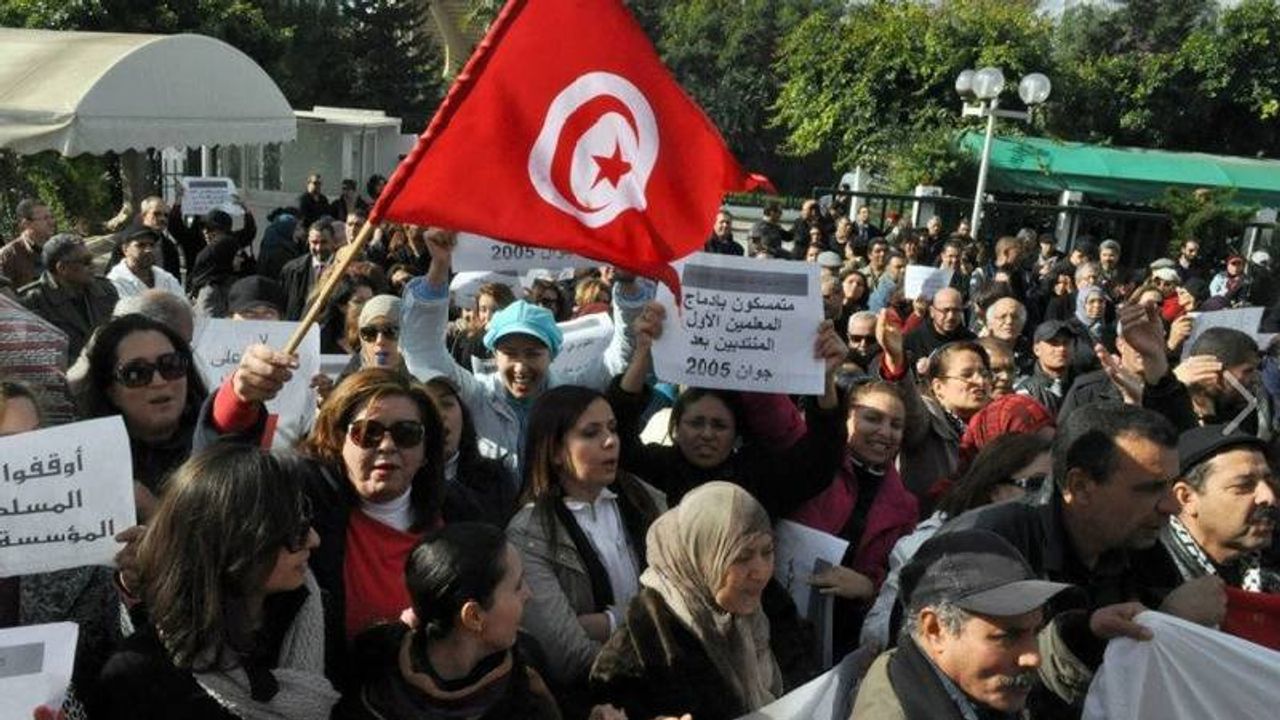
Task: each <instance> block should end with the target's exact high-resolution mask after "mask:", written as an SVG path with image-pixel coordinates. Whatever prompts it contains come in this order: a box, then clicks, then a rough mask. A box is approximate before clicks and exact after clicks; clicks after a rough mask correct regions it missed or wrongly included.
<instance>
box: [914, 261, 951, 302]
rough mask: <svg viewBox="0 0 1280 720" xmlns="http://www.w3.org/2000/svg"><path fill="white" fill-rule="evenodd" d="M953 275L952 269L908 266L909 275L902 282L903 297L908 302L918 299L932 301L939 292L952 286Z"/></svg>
mask: <svg viewBox="0 0 1280 720" xmlns="http://www.w3.org/2000/svg"><path fill="white" fill-rule="evenodd" d="M952 273H953V271H952V270H951V268H936V267H931V266H929V265H908V266H907V274H906V276H905V277H904V278H903V280H902V297H904V298H906V299H908V300H915V299H916V298H918V297H923V298H924V299H926V300H932V299H933V296H934V295H937V294H938V291H939V290H941V289H943V288H946V287H950V286H951V275H952Z"/></svg>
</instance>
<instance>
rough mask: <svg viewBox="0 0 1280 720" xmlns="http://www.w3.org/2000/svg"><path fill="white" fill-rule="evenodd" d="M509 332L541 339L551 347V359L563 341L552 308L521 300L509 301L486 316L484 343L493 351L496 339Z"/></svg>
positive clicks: (562, 335)
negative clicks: (493, 313) (503, 306)
mask: <svg viewBox="0 0 1280 720" xmlns="http://www.w3.org/2000/svg"><path fill="white" fill-rule="evenodd" d="M508 335H528V336H530V337H533V338H536V339H538V340H540V341H541V342H542V344H543V345H546V346H547V349H548V350H550V351H551V358H552V359H553V360H554V359H555V357H556V354H557V353H559V352H560V344H561V343H562V342H564V333H562V332H560V328H559V327H557V326H556V318H555V316H554V315H552V314H551V311H550V310H548V309H546V308H544V307H542V306H541V305H534V304H533V303H530V302H525V301H524V300H517V301H515V302H513V303H511V304H510V305H508V306H506V307H505V308H503V309H502V310H500V311H498V313H497V314H495V315H494V316H493V318H492V319H490V320H489V330H488V331H487V332H485V334H484V346H485V347H487V348H489V350H490V351H492V350H494V346H495V345H497V344H498V341H499V340H501V339H502V338H504V337H506V336H508Z"/></svg>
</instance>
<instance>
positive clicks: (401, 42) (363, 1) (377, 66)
mask: <svg viewBox="0 0 1280 720" xmlns="http://www.w3.org/2000/svg"><path fill="white" fill-rule="evenodd" d="M344 18H345V19H346V20H347V22H348V32H350V43H349V50H350V53H351V57H352V60H353V61H352V64H351V66H350V68H349V73H350V74H349V75H347V76H346V77H339V78H333V79H334V80H336V81H337V82H339V83H341V84H342V86H343V87H344V88H345V89H347V90H348V92H349V94H348V95H346V96H344V99H345V100H346V101H347V103H346V104H353V105H356V106H359V107H365V108H374V109H380V110H385V111H387V114H389V115H393V116H396V117H400V118H402V119H403V120H404V128H405V130H406V131H408V132H421V131H422V130H423V129H424V128H425V127H426V124H427V121H428V120H429V119H430V118H431V115H432V113H433V112H434V111H435V108H436V106H437V105H439V104H440V100H441V98H443V97H444V83H443V80H442V79H441V67H442V65H441V53H440V52H439V51H438V50H437V49H436V47H435V45H434V41H433V39H432V38H431V36H430V32H429V30H428V28H427V26H426V22H427V20H426V14H425V12H424V5H423V4H422V2H421V1H420V0H346V2H345V8H344Z"/></svg>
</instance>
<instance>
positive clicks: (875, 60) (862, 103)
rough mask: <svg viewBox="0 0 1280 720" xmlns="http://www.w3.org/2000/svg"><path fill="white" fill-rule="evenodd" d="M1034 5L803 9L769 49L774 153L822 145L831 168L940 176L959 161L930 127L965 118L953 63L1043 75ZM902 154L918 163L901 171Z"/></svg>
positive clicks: (996, 2)
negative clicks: (774, 52)
mask: <svg viewBox="0 0 1280 720" xmlns="http://www.w3.org/2000/svg"><path fill="white" fill-rule="evenodd" d="M1035 5H1036V4H1035V3H1034V2H1029V1H1023V0H1015V1H1010V0H1003V1H1002V0H952V1H951V2H943V3H934V2H926V1H925V0H908V1H905V2H894V1H891V0H871V1H870V2H867V3H862V4H856V5H851V6H850V7H849V8H848V9H847V10H843V11H837V12H831V11H829V10H828V11H819V12H815V13H813V14H811V15H810V16H808V17H807V18H805V19H804V20H803V21H802V22H800V23H799V24H798V25H797V26H796V27H795V28H794V29H793V30H792V31H791V32H790V33H788V34H787V36H786V38H785V39H784V40H783V43H782V47H781V50H780V53H779V59H778V69H779V73H780V76H781V78H782V86H781V91H780V94H779V98H778V101H777V104H776V106H775V110H776V113H777V123H778V124H779V126H780V127H781V128H783V129H784V130H785V131H786V140H785V142H784V144H783V150H784V151H785V152H787V153H790V154H793V155H801V156H803V155H808V154H811V153H816V152H824V151H825V152H829V153H831V154H832V155H833V156H834V157H835V162H836V165H837V166H838V167H843V168H852V167H854V166H856V165H862V166H864V167H868V168H871V169H873V170H878V171H894V176H892V177H891V178H890V179H891V182H892V183H893V184H894V185H895V186H897V187H904V186H906V185H907V184H908V183H909V182H910V181H911V176H918V177H939V178H941V177H946V176H947V175H948V174H949V172H948V169H949V168H952V169H954V168H956V167H958V166H960V164H962V163H963V162H964V161H963V160H962V159H961V158H959V157H957V155H956V154H955V151H954V150H947V149H946V146H945V144H939V143H938V141H937V138H938V133H940V132H945V131H946V130H947V129H951V130H957V129H959V128H961V127H962V126H964V124H966V123H965V121H962V120H961V118H960V112H959V111H960V100H959V98H958V97H957V96H956V94H955V89H954V84H955V77H956V76H957V75H958V74H959V73H960V71H961V70H963V69H965V68H968V67H982V66H985V65H995V66H998V67H1001V68H1003V69H1004V72H1005V75H1006V77H1007V78H1011V79H1014V81H1016V78H1019V77H1021V76H1022V75H1023V74H1025V73H1028V72H1033V71H1042V72H1043V71H1050V72H1051V68H1050V64H1051V57H1050V52H1049V48H1050V39H1051V36H1052V34H1051V29H1052V28H1051V24H1050V21H1049V20H1048V19H1047V18H1044V17H1041V16H1039V15H1037V14H1036V13H1035V12H1034V10H1035ZM1013 102H1016V100H1015V101H1013ZM1014 128H1015V126H1014V125H1013V124H1008V125H1006V126H1005V127H1004V128H1002V131H1005V132H1008V131H1010V130H1014ZM904 157H905V158H915V159H917V160H918V161H920V162H926V163H930V165H929V166H923V167H922V166H915V165H913V166H911V167H904V166H903V165H902V162H901V161H902V159H903V158H904Z"/></svg>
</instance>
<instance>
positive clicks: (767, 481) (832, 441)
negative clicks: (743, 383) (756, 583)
mask: <svg viewBox="0 0 1280 720" xmlns="http://www.w3.org/2000/svg"><path fill="white" fill-rule="evenodd" d="M606 394H607V397H608V400H609V404H610V405H612V406H613V412H614V415H615V416H616V418H617V422H618V437H619V438H620V442H621V443H622V458H621V461H622V468H623V469H625V470H626V471H627V472H630V473H634V474H635V475H638V476H639V477H640V478H641V479H643V480H645V481H646V482H648V483H649V484H651V485H653V486H654V487H656V488H658V489H659V490H661V491H663V492H664V493H666V495H667V506H668V507H675V506H676V504H677V503H679V502H680V498H682V497H684V494H685V493H687V492H689V491H690V490H692V489H694V488H696V487H698V486H699V485H703V484H704V483H708V482H711V481H712V480H724V481H727V482H732V483H735V484H737V485H740V486H741V487H742V488H744V489H745V490H746V491H747V492H749V493H751V494H752V496H754V497H755V498H756V499H757V500H759V501H760V504H761V505H763V506H764V508H765V510H767V511H768V512H769V515H770V516H771V517H775V518H776V517H786V516H787V515H790V514H791V513H792V512H793V511H794V510H795V509H796V508H798V507H799V506H800V505H801V504H803V503H804V502H805V501H806V500H808V499H809V498H811V497H813V496H814V495H817V494H818V493H820V492H822V491H823V490H825V489H827V486H829V485H830V484H831V479H832V478H833V477H834V476H835V473H836V470H837V469H838V468H839V467H840V464H841V462H843V461H844V444H845V427H844V422H843V415H842V413H841V412H840V410H839V409H838V408H837V409H833V410H820V409H817V408H812V409H811V410H810V411H809V413H808V432H807V433H806V434H805V435H804V437H802V438H800V439H799V440H798V441H796V443H795V444H794V445H792V446H791V447H789V448H786V449H778V448H769V447H762V446H761V444H760V443H758V442H752V441H751V440H750V439H746V440H745V441H744V442H743V444H742V447H741V448H739V449H738V450H737V451H736V452H734V453H733V454H732V455H730V456H729V459H728V460H727V461H726V462H724V463H723V464H721V465H719V466H718V467H714V468H706V469H704V468H699V467H697V466H695V465H693V464H692V463H690V462H689V461H688V460H686V459H685V457H684V454H683V453H681V452H680V449H679V448H677V447H675V446H674V445H646V444H645V443H643V442H642V441H641V440H640V415H641V413H642V412H643V411H644V408H645V407H646V406H647V405H648V404H649V397H650V396H651V392H650V391H649V390H648V388H646V389H645V392H644V393H643V394H641V395H632V394H630V393H627V392H624V391H623V390H622V388H621V387H620V386H619V385H618V380H617V379H615V380H614V382H613V383H611V384H610V386H609V390H608V391H607V393H606ZM742 431H743V428H739V433H742Z"/></svg>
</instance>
